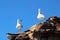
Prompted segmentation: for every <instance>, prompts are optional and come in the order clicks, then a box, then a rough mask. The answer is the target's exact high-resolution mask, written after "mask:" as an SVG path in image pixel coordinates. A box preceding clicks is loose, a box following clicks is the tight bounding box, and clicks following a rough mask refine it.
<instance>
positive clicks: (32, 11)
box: [0, 0, 60, 40]
mask: <svg viewBox="0 0 60 40" xmlns="http://www.w3.org/2000/svg"><path fill="white" fill-rule="evenodd" d="M38 8H41V10H42V13H43V14H44V15H45V16H46V18H45V20H46V19H48V18H49V17H50V16H60V0H0V40H8V39H7V36H6V33H17V31H18V30H17V29H16V20H17V19H18V18H20V19H21V20H22V22H21V24H22V25H23V28H22V30H20V31H21V32H22V31H25V30H27V29H29V28H30V27H31V26H32V25H34V24H38V23H40V22H41V21H40V20H38V19H37V18H36V17H37V14H38V13H37V10H38ZM45 20H43V22H44V21H45Z"/></svg>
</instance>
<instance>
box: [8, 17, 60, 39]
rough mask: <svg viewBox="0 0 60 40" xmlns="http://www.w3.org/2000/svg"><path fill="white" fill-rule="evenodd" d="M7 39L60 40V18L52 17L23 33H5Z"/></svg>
mask: <svg viewBox="0 0 60 40" xmlns="http://www.w3.org/2000/svg"><path fill="white" fill-rule="evenodd" d="M7 37H8V39H9V40H60V17H57V16H52V17H50V18H49V19H48V20H46V22H41V23H39V24H35V25H33V26H32V27H31V28H30V29H29V30H26V31H24V32H21V33H17V34H11V33H7Z"/></svg>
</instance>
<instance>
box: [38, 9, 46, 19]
mask: <svg viewBox="0 0 60 40" xmlns="http://www.w3.org/2000/svg"><path fill="white" fill-rule="evenodd" d="M37 18H38V19H39V20H44V18H45V16H44V15H43V14H42V12H41V9H40V8H39V9H38V15H37Z"/></svg>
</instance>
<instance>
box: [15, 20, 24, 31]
mask: <svg viewBox="0 0 60 40" xmlns="http://www.w3.org/2000/svg"><path fill="white" fill-rule="evenodd" d="M22 27H23V26H22V25H21V23H20V19H17V25H16V28H17V29H18V30H20V29H22Z"/></svg>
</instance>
